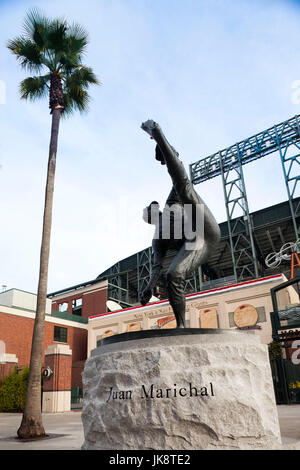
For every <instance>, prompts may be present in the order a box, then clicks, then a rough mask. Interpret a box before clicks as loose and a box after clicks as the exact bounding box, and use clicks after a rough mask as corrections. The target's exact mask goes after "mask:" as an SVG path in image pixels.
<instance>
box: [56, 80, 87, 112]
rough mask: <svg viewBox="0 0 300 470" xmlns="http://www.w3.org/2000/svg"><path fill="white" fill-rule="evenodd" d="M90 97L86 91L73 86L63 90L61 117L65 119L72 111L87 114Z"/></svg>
mask: <svg viewBox="0 0 300 470" xmlns="http://www.w3.org/2000/svg"><path fill="white" fill-rule="evenodd" d="M89 102H90V96H89V94H88V93H87V91H86V90H83V89H82V88H81V87H80V86H77V87H76V86H73V87H72V88H68V89H65V90H64V106H65V107H64V110H63V113H62V116H63V117H67V116H69V115H70V114H72V113H73V112H74V111H76V110H77V111H79V112H80V113H87V112H88V109H89Z"/></svg>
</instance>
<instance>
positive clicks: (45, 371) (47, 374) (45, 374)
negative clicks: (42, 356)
mask: <svg viewBox="0 0 300 470" xmlns="http://www.w3.org/2000/svg"><path fill="white" fill-rule="evenodd" d="M42 375H43V377H44V379H50V377H51V375H53V371H52V370H51V369H50V367H49V366H47V367H44V369H43V372H42Z"/></svg>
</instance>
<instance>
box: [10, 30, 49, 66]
mask: <svg viewBox="0 0 300 470" xmlns="http://www.w3.org/2000/svg"><path fill="white" fill-rule="evenodd" d="M7 47H8V49H10V50H11V51H12V53H13V54H15V55H16V56H17V59H18V61H19V63H20V65H21V67H23V68H25V69H28V70H29V71H39V70H40V68H41V67H42V65H43V58H42V54H41V52H40V49H39V47H38V46H37V45H36V44H35V43H34V42H33V41H31V40H30V39H26V38H25V37H23V36H19V37H17V38H15V39H11V40H10V41H8V42H7Z"/></svg>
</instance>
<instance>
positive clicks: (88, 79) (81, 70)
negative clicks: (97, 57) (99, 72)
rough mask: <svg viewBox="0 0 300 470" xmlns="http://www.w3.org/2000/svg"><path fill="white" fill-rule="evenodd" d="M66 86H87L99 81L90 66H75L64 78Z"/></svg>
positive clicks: (98, 83)
mask: <svg viewBox="0 0 300 470" xmlns="http://www.w3.org/2000/svg"><path fill="white" fill-rule="evenodd" d="M65 82H66V86H67V87H70V88H72V86H73V85H75V86H80V87H82V88H86V89H87V88H88V87H89V85H91V84H93V85H100V84H101V83H100V81H99V80H98V78H97V77H96V75H95V74H94V72H93V70H92V69H91V68H90V67H85V66H80V67H77V68H75V69H74V70H73V71H72V73H71V74H69V75H67V76H66V78H65Z"/></svg>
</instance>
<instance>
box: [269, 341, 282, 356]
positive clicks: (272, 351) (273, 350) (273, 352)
mask: <svg viewBox="0 0 300 470" xmlns="http://www.w3.org/2000/svg"><path fill="white" fill-rule="evenodd" d="M268 348H269V356H270V359H279V358H280V357H281V355H282V348H281V344H280V343H278V342H277V341H274V340H273V341H272V343H270V344H268Z"/></svg>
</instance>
